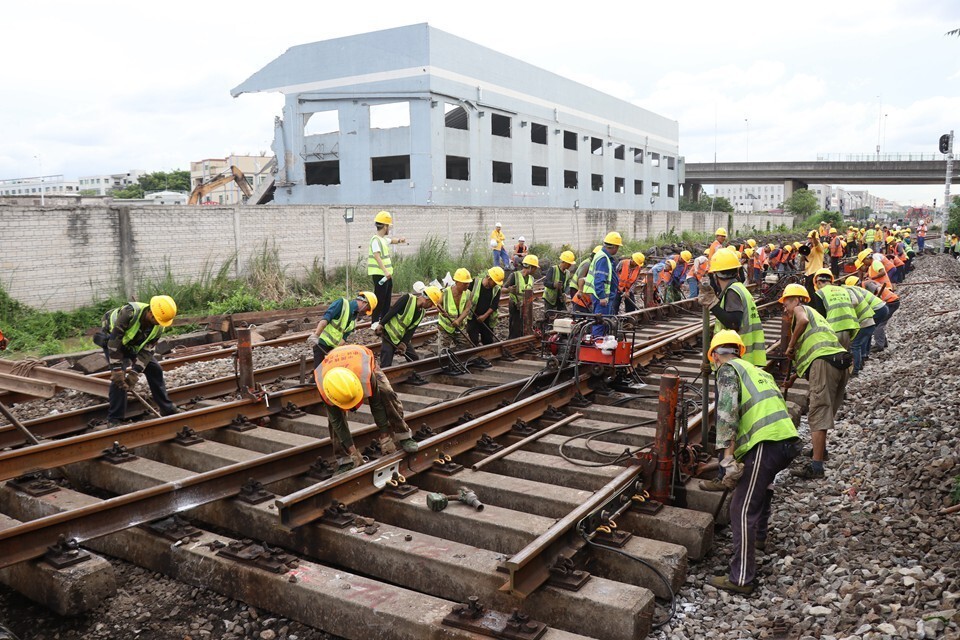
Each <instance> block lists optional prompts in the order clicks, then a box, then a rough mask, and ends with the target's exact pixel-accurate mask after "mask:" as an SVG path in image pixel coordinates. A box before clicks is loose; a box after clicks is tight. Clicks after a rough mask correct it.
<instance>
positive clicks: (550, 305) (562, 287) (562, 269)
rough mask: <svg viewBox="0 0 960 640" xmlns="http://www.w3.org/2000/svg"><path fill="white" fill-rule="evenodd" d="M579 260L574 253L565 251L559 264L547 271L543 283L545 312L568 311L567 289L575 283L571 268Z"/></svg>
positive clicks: (561, 254)
mask: <svg viewBox="0 0 960 640" xmlns="http://www.w3.org/2000/svg"><path fill="white" fill-rule="evenodd" d="M576 262H577V258H576V256H574V255H573V251H563V252H561V253H560V258H559V260H558V261H557V264H555V265H553V266H551V267H550V268H549V269H548V270H547V278H546V281H545V282H544V283H543V310H544V311H550V310H551V309H552V310H554V311H566V310H567V295H566V292H567V289H569V288H570V283H571V282H572V281H573V273H572V272H571V268H572V267H573V265H574V264H576Z"/></svg>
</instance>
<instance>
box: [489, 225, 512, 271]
mask: <svg viewBox="0 0 960 640" xmlns="http://www.w3.org/2000/svg"><path fill="white" fill-rule="evenodd" d="M505 239H506V238H505V236H504V235H503V225H502V224H500V223H499V222H497V223H496V224H495V225H494V226H493V231H492V232H490V248H491V249H492V250H493V266H495V267H500V268H501V269H506V268H507V267H509V266H510V257H509V256H508V255H507V250H506V249H505V248H504V246H503V241H504V240H505Z"/></svg>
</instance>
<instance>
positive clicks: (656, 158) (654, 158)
mask: <svg viewBox="0 0 960 640" xmlns="http://www.w3.org/2000/svg"><path fill="white" fill-rule="evenodd" d="M650 166H652V167H659V166H660V154H659V153H651V154H650Z"/></svg>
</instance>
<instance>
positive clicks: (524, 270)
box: [503, 253, 540, 340]
mask: <svg viewBox="0 0 960 640" xmlns="http://www.w3.org/2000/svg"><path fill="white" fill-rule="evenodd" d="M520 266H521V269H520V270H519V271H513V272H511V273H510V275H509V276H507V281H506V284H505V285H504V287H503V290H504V291H506V292H507V293H509V294H510V334H509V337H510V339H511V340H512V339H514V338H519V337H520V336H522V335H523V324H524V323H523V321H524V317H523V299H524V296H525V295H526V292H527V291H530V292H532V291H533V275H534V273H535V272H536V271H537V269H539V268H540V260H539V259H538V258H537V256H535V255H533V254H532V253H530V254H527V257H525V258H524V259H523V264H521V265H520ZM531 321H532V318H531Z"/></svg>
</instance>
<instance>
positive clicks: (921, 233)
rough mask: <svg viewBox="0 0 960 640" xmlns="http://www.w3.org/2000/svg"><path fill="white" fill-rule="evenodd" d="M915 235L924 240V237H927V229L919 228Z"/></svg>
mask: <svg viewBox="0 0 960 640" xmlns="http://www.w3.org/2000/svg"><path fill="white" fill-rule="evenodd" d="M917 235H918V236H919V237H921V238H926V237H927V228H926V227H923V226H921V227H920V228H919V229H917Z"/></svg>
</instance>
